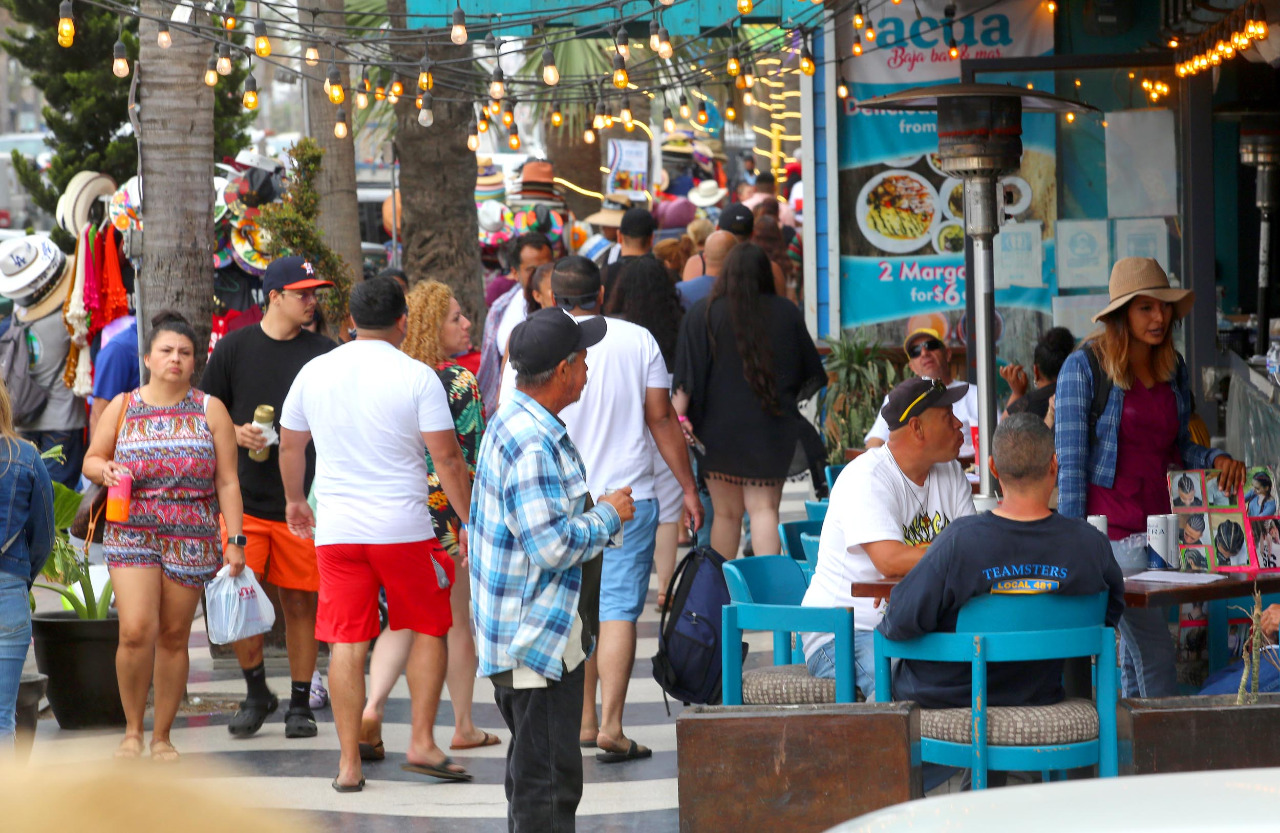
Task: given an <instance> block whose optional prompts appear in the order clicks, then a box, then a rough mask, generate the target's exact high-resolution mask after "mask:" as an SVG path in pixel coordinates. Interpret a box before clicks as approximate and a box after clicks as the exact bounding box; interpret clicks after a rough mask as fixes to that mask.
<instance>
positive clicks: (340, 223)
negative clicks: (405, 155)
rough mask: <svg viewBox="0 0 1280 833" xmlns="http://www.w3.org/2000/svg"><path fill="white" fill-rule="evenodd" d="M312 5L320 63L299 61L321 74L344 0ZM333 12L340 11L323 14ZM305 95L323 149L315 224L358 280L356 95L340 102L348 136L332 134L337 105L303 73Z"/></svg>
mask: <svg viewBox="0 0 1280 833" xmlns="http://www.w3.org/2000/svg"><path fill="white" fill-rule="evenodd" d="M312 2H313V7H314V8H315V9H316V10H317V11H318V12H319V14H318V15H317V16H316V18H315V20H316V36H317V40H318V42H319V44H320V63H319V64H318V65H316V66H314V67H309V66H306V65H305V64H304V65H303V69H304V70H306V72H307V74H309V75H311V76H314V77H317V78H323V77H324V75H325V74H326V73H328V71H329V61H330V59H331V58H332V57H333V54H332V50H331V48H330V47H329V46H327V45H325V44H324V39H325V37H326V36H331V37H334V38H341V37H344V36H346V35H347V34H349V33H346V32H344V31H342V30H341V29H332V30H331V29H329V28H327V27H328V26H341V25H342V24H343V21H344V18H343V16H342V14H341V13H342V12H343V11H344V6H343V0H312ZM325 12H337V13H338V14H325ZM299 22H300V23H302V24H303V25H304V26H307V25H310V23H311V15H310V13H309V11H308V10H307V9H306V8H301V9H299ZM338 71H339V72H340V73H342V80H343V86H344V87H346V88H347V89H351V83H350V72H348V71H347V67H346V66H345V65H340V66H339V67H338ZM301 83H302V86H303V89H304V90H305V92H304V95H306V96H307V104H308V109H309V112H310V117H311V118H310V122H311V123H310V125H308V127H307V135H309V136H311V137H312V138H313V139H315V140H316V143H317V144H319V145H320V149H321V150H323V151H324V161H323V162H322V163H321V165H320V175H319V176H318V177H316V190H317V191H318V192H319V194H320V216H319V218H318V220H317V225H318V226H319V227H320V231H321V233H323V234H324V238H325V242H326V243H328V244H329V248H331V249H333V251H334V252H335V253H336V254H337V255H338V256H339V257H341V258H342V260H343V262H344V263H346V265H347V270H348V275H349V277H350V278H351V280H353V281H358V280H360V278H361V276H362V274H363V269H362V267H361V256H360V222H359V208H358V205H357V202H356V151H355V143H354V141H353V137H354V131H353V130H352V129H351V113H352V110H353V108H354V107H355V105H354V103H352V102H353V99H354V96H348V101H347V102H346V103H344V104H343V105H342V108H343V109H344V110H345V111H346V116H347V118H346V122H347V137H346V138H345V139H339V138H337V137H336V136H334V135H333V126H334V124H335V122H336V119H337V114H338V108H337V107H335V106H334V105H333V104H332V103H331V102H330V101H329V96H328V94H327V93H325V91H324V83H323V81H310V80H308V79H306V78H303V79H302V81H301Z"/></svg>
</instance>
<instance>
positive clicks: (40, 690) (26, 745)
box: [14, 674, 49, 764]
mask: <svg viewBox="0 0 1280 833" xmlns="http://www.w3.org/2000/svg"><path fill="white" fill-rule="evenodd" d="M48 682H49V678H48V677H46V676H45V675H44V674H23V675H22V676H21V677H19V678H18V703H17V709H16V710H15V714H14V717H15V718H16V719H17V723H18V736H17V740H16V743H15V744H14V752H15V754H16V756H17V759H18V763H20V764H23V763H26V762H27V759H28V758H29V757H31V744H32V742H33V741H34V740H35V735H36V721H37V720H38V719H39V718H40V698H41V697H43V696H44V688H45V684H46V683H48Z"/></svg>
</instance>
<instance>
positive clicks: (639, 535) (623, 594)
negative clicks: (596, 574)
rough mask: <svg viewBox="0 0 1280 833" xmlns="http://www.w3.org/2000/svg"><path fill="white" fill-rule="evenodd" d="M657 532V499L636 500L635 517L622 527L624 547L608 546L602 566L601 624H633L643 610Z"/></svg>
mask: <svg viewBox="0 0 1280 833" xmlns="http://www.w3.org/2000/svg"><path fill="white" fill-rule="evenodd" d="M657 533H658V500H657V498H648V499H646V500H637V501H636V516H635V517H634V518H632V519H631V520H629V521H627V522H626V523H625V524H623V526H622V546H620V547H606V548H605V551H604V562H603V563H602V564H601V567H600V621H601V622H634V621H636V620H637V619H639V618H640V611H642V610H644V600H645V596H646V595H647V594H648V592H649V573H650V572H651V571H652V570H653V546H654V542H655V536H656V535H657Z"/></svg>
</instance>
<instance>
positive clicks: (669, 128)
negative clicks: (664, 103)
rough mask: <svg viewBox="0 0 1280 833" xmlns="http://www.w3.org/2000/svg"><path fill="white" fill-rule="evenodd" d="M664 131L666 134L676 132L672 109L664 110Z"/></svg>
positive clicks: (666, 108)
mask: <svg viewBox="0 0 1280 833" xmlns="http://www.w3.org/2000/svg"><path fill="white" fill-rule="evenodd" d="M662 129H663V131H664V132H666V133H675V132H676V120H675V118H674V117H672V115H671V108H670V107H664V108H662Z"/></svg>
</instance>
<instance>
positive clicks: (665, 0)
mask: <svg viewBox="0 0 1280 833" xmlns="http://www.w3.org/2000/svg"><path fill="white" fill-rule="evenodd" d="M658 2H659V3H661V4H662V5H664V6H670V5H671V4H672V3H674V2H676V0H658Z"/></svg>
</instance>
